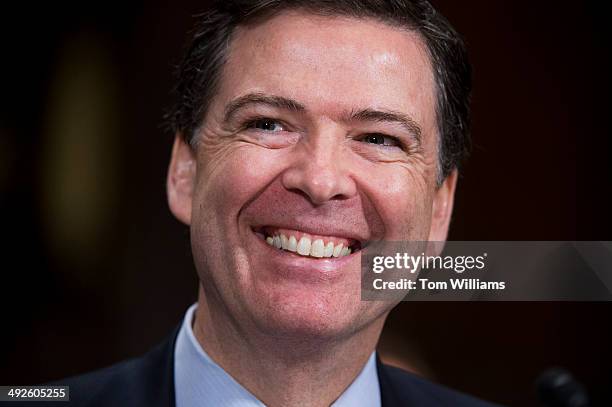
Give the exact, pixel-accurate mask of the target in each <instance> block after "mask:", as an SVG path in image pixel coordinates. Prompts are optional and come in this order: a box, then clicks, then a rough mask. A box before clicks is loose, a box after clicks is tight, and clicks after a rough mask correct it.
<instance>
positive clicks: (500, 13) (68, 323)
mask: <svg viewBox="0 0 612 407" xmlns="http://www.w3.org/2000/svg"><path fill="white" fill-rule="evenodd" d="M434 4H435V5H437V6H438V8H439V9H440V10H441V11H442V12H443V13H444V14H445V15H446V16H447V17H448V18H449V20H450V21H451V22H452V23H453V24H454V25H455V26H456V28H457V29H458V30H459V31H460V32H461V33H463V34H464V36H465V38H466V40H467V43H468V46H469V49H470V53H471V57H472V61H473V64H474V68H475V71H474V78H475V88H474V98H473V121H474V125H473V137H474V143H475V148H474V151H473V156H472V158H471V160H470V161H469V163H468V164H467V166H466V167H465V171H464V176H463V178H462V179H461V180H460V184H459V189H458V195H457V199H456V209H455V215H454V220H453V224H452V225H451V233H450V236H449V238H450V239H453V240H612V235H611V233H610V229H609V228H608V225H609V215H608V212H609V210H610V209H609V203H608V202H609V200H608V198H607V195H608V190H609V188H610V179H609V175H608V174H609V172H608V168H607V167H608V162H607V161H608V156H609V153H610V152H611V151H612V150H610V141H609V137H610V126H609V123H610V122H609V115H610V102H609V94H610V93H609V89H610V86H609V85H610V72H611V69H610V68H611V64H610V58H609V54H610V46H609V45H610V44H609V40H608V37H609V35H608V34H609V33H608V31H609V30H608V27H607V25H609V23H608V21H607V20H608V17H607V15H608V14H607V13H604V12H603V11H602V10H598V9H596V8H595V6H594V5H593V4H589V3H588V2H570V1H566V2H563V1H538V2H531V1H524V0H523V1H484V0H483V1H476V0H472V1H461V2H459V1H453V0H438V1H434ZM204 7H205V2H196V1H181V2H172V3H170V2H163V1H159V0H152V1H148V2H146V3H145V2H144V1H139V2H138V1H136V2H130V3H128V2H118V1H112V0H111V1H104V2H101V1H93V2H79V3H70V2H46V3H41V4H39V5H35V4H31V3H29V2H21V3H20V4H13V5H12V6H10V7H7V6H3V12H2V14H1V17H0V19H1V20H2V24H0V30H1V36H0V45H1V48H0V55H2V59H1V64H0V72H1V76H0V78H1V79H0V80H1V82H0V83H1V88H0V90H1V92H2V97H1V98H0V103H1V108H0V214H1V215H0V216H1V217H0V219H1V224H0V225H1V227H2V235H1V236H2V238H1V241H0V244H1V245H0V247H1V248H0V254H1V255H2V263H1V265H0V276H1V279H0V287H1V295H0V301H1V303H0V309H1V314H0V323H1V325H0V326H1V327H2V328H1V332H2V335H1V336H2V346H1V348H0V349H2V351H1V352H0V384H3V385H8V384H24V385H25V384H36V383H40V382H44V381H48V380H52V379H58V378H61V377H64V376H68V375H74V374H78V373H81V372H85V371H88V370H91V369H94V368H99V367H102V366H105V365H108V364H111V363H113V362H116V361H118V360H120V359H123V358H127V357H131V356H135V355H138V354H141V353H143V352H144V351H146V350H147V349H148V348H149V347H150V346H152V345H154V344H155V343H157V342H159V341H161V340H162V339H163V338H164V337H165V336H166V335H167V334H168V333H169V332H170V330H171V329H172V328H173V327H175V326H176V325H177V324H178V323H179V322H180V320H181V318H182V315H183V313H184V311H185V309H186V308H187V307H188V305H189V304H191V303H192V302H194V301H195V299H196V294H197V290H196V286H197V282H196V276H195V272H194V270H193V266H192V264H191V257H190V248H189V242H188V233H187V229H186V228H185V227H184V226H182V225H180V224H179V223H178V222H177V221H175V220H174V219H173V218H172V216H171V215H170V213H169V211H168V209H167V205H166V198H165V171H166V166H167V161H168V158H169V154H170V147H171V140H172V135H170V134H167V133H165V132H164V130H163V129H162V128H161V118H162V115H163V111H164V108H165V107H166V106H168V104H169V103H170V100H171V99H170V93H169V91H170V89H171V87H172V70H173V65H174V64H175V63H177V62H178V60H179V57H180V55H181V51H182V48H183V45H184V43H185V40H186V38H187V32H188V31H189V30H190V29H191V26H192V23H193V21H194V19H193V17H192V16H193V15H194V14H196V13H198V12H199V11H201V10H202V9H203V8H204ZM611 311H612V304H611V303H403V304H401V305H400V306H399V307H398V308H397V309H396V310H395V311H394V312H393V313H392V315H391V317H390V320H389V323H388V326H387V328H386V330H385V332H384V334H383V338H382V340H381V346H380V351H381V354H382V355H383V357H384V358H385V359H387V360H390V361H392V362H394V363H396V364H400V365H402V366H408V367H410V368H412V369H413V370H416V371H418V372H420V373H421V374H423V375H426V376H428V377H430V378H432V379H434V380H436V381H439V382H441V383H444V384H446V385H449V386H452V387H455V388H458V389H460V390H463V391H466V392H469V393H472V394H475V395H477V396H480V397H483V398H486V399H489V400H492V401H496V402H500V403H504V404H508V405H512V406H535V405H537V403H536V401H535V400H536V398H535V392H534V388H533V381H534V379H535V378H536V376H537V375H538V373H539V372H541V371H542V370H544V369H545V368H547V367H550V366H563V367H566V368H568V369H569V370H570V371H571V372H573V373H574V375H575V376H576V378H577V379H578V380H579V381H581V382H582V383H584V384H585V385H586V387H587V389H588V391H589V392H590V393H591V396H592V398H593V399H595V401H596V404H597V405H612V398H611V396H610V393H609V390H608V388H609V387H610V385H611V384H612V367H611V366H612V352H611V351H610V346H611V343H612V332H611V324H610V322H611V319H612V318H611Z"/></svg>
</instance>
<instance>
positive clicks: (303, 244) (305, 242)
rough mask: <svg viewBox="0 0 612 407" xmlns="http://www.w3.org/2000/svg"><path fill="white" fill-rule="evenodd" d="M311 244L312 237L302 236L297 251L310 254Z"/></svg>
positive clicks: (303, 254)
mask: <svg viewBox="0 0 612 407" xmlns="http://www.w3.org/2000/svg"><path fill="white" fill-rule="evenodd" d="M310 246H311V243H310V239H309V238H307V237H306V236H302V238H301V239H300V241H299V243H298V245H297V252H298V253H299V254H301V255H302V256H308V255H309V254H310Z"/></svg>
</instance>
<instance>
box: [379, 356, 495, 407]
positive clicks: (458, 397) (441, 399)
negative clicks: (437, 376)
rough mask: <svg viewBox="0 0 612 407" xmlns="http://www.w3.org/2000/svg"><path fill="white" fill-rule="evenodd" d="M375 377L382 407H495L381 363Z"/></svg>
mask: <svg viewBox="0 0 612 407" xmlns="http://www.w3.org/2000/svg"><path fill="white" fill-rule="evenodd" d="M378 374H379V381H380V387H381V396H382V399H383V406H384V407H394V406H409V405H418V406H423V407H426V406H453V407H495V406H498V405H496V404H492V403H489V402H486V401H483V400H480V399H477V398H475V397H472V396H469V395H467V394H464V393H461V392H458V391H456V390H452V389H449V388H448V387H445V386H442V385H440V384H436V383H433V382H430V381H429V380H426V379H424V378H422V377H419V376H417V375H415V374H412V373H409V372H406V371H404V370H402V369H398V368H396V367H393V366H389V365H384V364H382V363H380V362H379V364H378Z"/></svg>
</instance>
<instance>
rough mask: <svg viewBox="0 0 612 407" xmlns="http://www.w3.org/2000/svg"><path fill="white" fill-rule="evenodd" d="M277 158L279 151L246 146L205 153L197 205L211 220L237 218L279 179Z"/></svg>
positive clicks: (244, 144) (238, 144) (232, 146)
mask: <svg viewBox="0 0 612 407" xmlns="http://www.w3.org/2000/svg"><path fill="white" fill-rule="evenodd" d="M276 155H277V151H276V150H269V149H265V148H261V147H258V146H255V145H251V144H246V143H237V144H234V143H230V144H228V146H226V147H225V146H224V147H223V148H221V149H217V150H216V151H215V152H214V153H212V154H210V152H208V151H202V153H201V155H200V156H199V157H198V163H199V164H198V180H197V182H198V187H197V195H196V198H195V199H196V202H195V204H196V205H199V206H200V208H202V209H203V210H204V211H205V212H207V215H208V216H211V215H213V214H216V215H227V214H230V213H231V214H236V215H237V213H238V211H239V210H240V209H241V208H242V207H244V206H245V204H246V203H247V202H248V201H250V200H251V199H253V198H254V197H255V196H256V195H257V193H258V192H259V191H261V190H262V189H264V188H265V186H266V185H267V184H269V183H270V182H272V180H273V179H274V177H276V176H277V174H278V164H277V163H278V157H276ZM234 219H235V218H234Z"/></svg>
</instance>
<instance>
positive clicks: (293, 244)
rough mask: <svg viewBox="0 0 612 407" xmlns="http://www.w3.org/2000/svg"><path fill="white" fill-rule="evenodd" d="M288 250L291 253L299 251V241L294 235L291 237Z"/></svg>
mask: <svg viewBox="0 0 612 407" xmlns="http://www.w3.org/2000/svg"><path fill="white" fill-rule="evenodd" d="M287 250H289V251H290V252H296V251H297V239H296V238H295V236H293V235H291V236H289V242H287Z"/></svg>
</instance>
